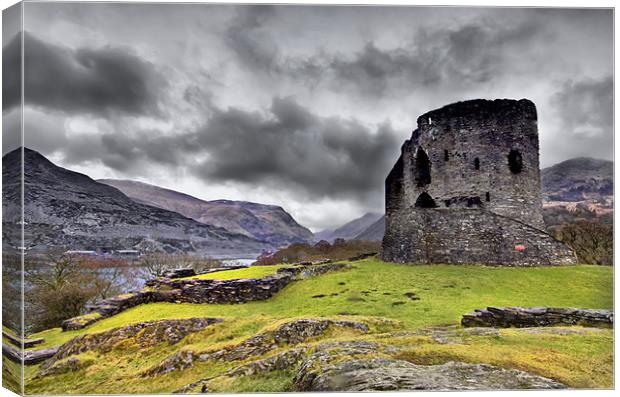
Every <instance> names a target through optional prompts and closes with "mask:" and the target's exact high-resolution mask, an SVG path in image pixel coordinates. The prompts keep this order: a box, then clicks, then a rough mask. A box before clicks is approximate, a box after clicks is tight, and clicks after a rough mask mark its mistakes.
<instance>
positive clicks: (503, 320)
mask: <svg viewBox="0 0 620 397" xmlns="http://www.w3.org/2000/svg"><path fill="white" fill-rule="evenodd" d="M613 323H614V314H613V311H611V310H605V309H575V308H554V307H529V308H524V307H493V306H491V307H487V308H485V309H476V310H475V311H474V312H473V313H468V314H465V315H463V319H462V320H461V324H462V325H463V326H464V327H502V328H509V327H516V328H525V327H546V326H553V325H582V326H588V327H613Z"/></svg>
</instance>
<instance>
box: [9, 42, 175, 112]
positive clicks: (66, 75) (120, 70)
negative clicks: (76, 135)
mask: <svg viewBox="0 0 620 397" xmlns="http://www.w3.org/2000/svg"><path fill="white" fill-rule="evenodd" d="M23 36H24V43H23V44H24V100H25V102H26V103H28V104H31V105H34V106H41V107H45V108H48V109H55V110H59V111H63V112H66V113H92V114H97V115H107V114H109V113H110V112H120V113H126V114H142V115H144V114H148V115H156V114H157V113H158V112H159V108H158V102H159V93H160V90H161V89H162V88H163V87H164V86H165V81H164V80H163V78H162V76H161V75H160V74H159V73H158V72H156V71H155V69H154V67H153V65H152V64H150V63H149V62H146V61H144V60H142V59H141V58H139V57H138V56H136V55H133V54H131V53H130V52H128V51H127V50H126V49H121V48H115V47H109V46H108V47H104V48H97V49H93V48H78V49H76V50H73V49H70V48H65V47H61V46H59V45H55V44H51V43H48V42H46V41H43V40H41V39H39V38H37V37H35V36H34V35H32V34H30V33H28V32H25V33H23ZM21 41H22V34H21V33H20V34H17V35H15V37H14V38H13V40H11V41H10V42H9V43H8V44H7V45H6V46H4V48H3V49H2V53H3V54H2V55H3V66H4V63H5V62H6V63H7V64H8V65H13V64H15V61H14V60H15V59H19V58H20V56H21ZM5 60H6V61H5ZM4 70H5V69H3V76H2V77H3V81H5V82H6V83H5V85H4V88H3V99H4V98H6V100H3V109H10V108H12V107H15V106H17V105H18V104H19V100H20V84H21V80H20V78H19V73H20V70H19V69H17V68H14V67H9V68H7V69H6V71H4Z"/></svg>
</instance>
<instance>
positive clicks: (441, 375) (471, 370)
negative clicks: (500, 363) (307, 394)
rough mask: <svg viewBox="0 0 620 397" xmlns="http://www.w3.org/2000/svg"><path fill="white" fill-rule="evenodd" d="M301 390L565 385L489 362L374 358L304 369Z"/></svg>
mask: <svg viewBox="0 0 620 397" xmlns="http://www.w3.org/2000/svg"><path fill="white" fill-rule="evenodd" d="M295 386H296V388H297V390H298V391H389V390H394V391H396V390H398V391H408V390H409V391H413V390H436V391H439V390H515V389H561V388H564V385H562V384H561V383H558V382H556V381H554V380H551V379H548V378H544V377H542V376H538V375H532V374H529V373H527V372H523V371H519V370H514V369H512V370H507V369H502V368H498V367H494V366H491V365H487V364H466V363H458V362H449V363H446V364H442V365H416V364H411V363H409V362H407V361H402V360H393V359H384V358H372V359H358V360H347V361H344V362H339V363H337V364H330V365H326V366H322V367H320V369H319V370H313V371H306V370H304V369H303V367H302V370H301V371H300V373H299V375H298V378H297V380H296V382H295Z"/></svg>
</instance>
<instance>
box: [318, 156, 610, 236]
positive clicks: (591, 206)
mask: <svg viewBox="0 0 620 397" xmlns="http://www.w3.org/2000/svg"><path fill="white" fill-rule="evenodd" d="M613 168H614V167H613V162H612V161H609V160H600V159H593V158H587V157H579V158H574V159H570V160H566V161H563V162H561V163H558V164H556V165H554V166H551V167H548V168H543V169H542V170H541V172H540V173H541V183H542V199H543V213H544V215H545V216H544V217H545V222H547V226H548V227H552V226H556V223H558V222H560V221H566V220H569V219H571V213H572V214H578V215H579V216H580V217H582V216H583V210H588V211H590V212H594V213H596V214H598V215H605V214H609V213H610V212H612V211H613V205H614V196H613V195H614V179H613ZM377 216H378V219H376V221H375V222H373V223H372V224H370V225H368V226H367V228H366V229H364V230H362V231H361V232H359V233H358V234H357V235H355V236H354V237H351V238H353V239H355V240H369V241H380V240H383V234H384V233H385V216H384V215H378V214H374V213H369V214H366V215H364V216H363V217H361V218H358V219H355V220H353V221H351V222H349V223H346V224H344V225H343V226H342V227H340V228H338V229H336V231H337V230H341V229H343V230H345V231H348V230H351V229H353V228H354V227H355V226H353V227H352V226H351V225H359V224H363V223H365V221H364V220H367V219H373V218H375V217H377ZM595 216H596V215H595ZM607 221H608V220H605V222H607ZM336 231H331V230H327V231H323V232H320V233H317V234H315V239H316V238H324V239H325V240H328V239H331V238H335V237H342V236H336V235H337V234H338V233H337V232H336ZM343 234H345V233H343ZM348 235H351V233H348ZM326 237H327V238H326ZM344 238H346V237H344Z"/></svg>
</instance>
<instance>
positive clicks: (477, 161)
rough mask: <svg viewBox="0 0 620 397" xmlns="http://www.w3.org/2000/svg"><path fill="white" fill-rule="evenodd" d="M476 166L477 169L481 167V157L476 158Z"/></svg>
mask: <svg viewBox="0 0 620 397" xmlns="http://www.w3.org/2000/svg"><path fill="white" fill-rule="evenodd" d="M474 168H475V169H477V170H479V169H480V159H479V158H478V157H476V158H475V159H474Z"/></svg>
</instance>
